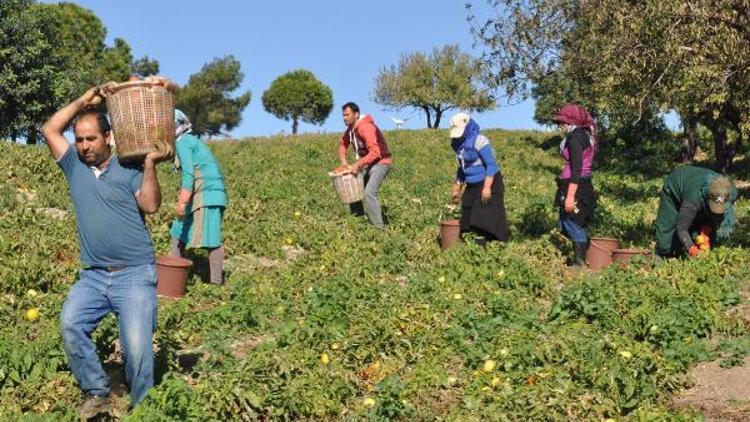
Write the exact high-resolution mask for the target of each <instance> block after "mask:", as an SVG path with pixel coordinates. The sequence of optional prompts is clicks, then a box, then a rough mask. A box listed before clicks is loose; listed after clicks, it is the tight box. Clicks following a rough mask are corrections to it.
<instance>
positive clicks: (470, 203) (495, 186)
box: [461, 173, 509, 242]
mask: <svg viewBox="0 0 750 422" xmlns="http://www.w3.org/2000/svg"><path fill="white" fill-rule="evenodd" d="M483 187H484V181H481V182H479V183H472V184H467V185H466V189H465V190H464V194H463V197H462V198H461V233H466V232H473V233H476V234H478V235H481V236H484V237H485V238H486V239H487V240H490V241H492V240H500V241H503V242H506V241H507V240H508V238H509V235H508V222H507V220H506V217H505V203H504V201H503V195H504V193H505V185H504V184H503V176H502V175H501V174H500V173H496V174H495V180H493V181H492V188H491V192H492V194H491V196H490V201H489V202H488V203H487V204H482V188H483Z"/></svg>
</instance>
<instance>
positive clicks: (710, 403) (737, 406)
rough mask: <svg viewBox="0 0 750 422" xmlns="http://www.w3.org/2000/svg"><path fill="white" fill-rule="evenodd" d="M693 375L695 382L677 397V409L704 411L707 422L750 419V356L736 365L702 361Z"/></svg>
mask: <svg viewBox="0 0 750 422" xmlns="http://www.w3.org/2000/svg"><path fill="white" fill-rule="evenodd" d="M690 376H691V377H692V379H694V380H695V385H694V386H693V387H692V388H690V389H688V390H686V391H685V392H683V394H681V395H680V396H679V397H677V398H675V399H674V401H673V405H674V406H675V407H676V408H678V409H695V410H698V411H701V412H703V414H704V416H705V418H706V420H707V421H747V420H750V357H748V358H745V361H744V364H743V365H742V366H736V367H733V368H722V367H720V366H719V362H710V363H702V364H699V365H698V366H696V367H695V368H693V369H692V370H691V371H690Z"/></svg>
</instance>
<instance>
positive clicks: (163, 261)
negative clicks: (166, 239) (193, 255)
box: [156, 256, 193, 298]
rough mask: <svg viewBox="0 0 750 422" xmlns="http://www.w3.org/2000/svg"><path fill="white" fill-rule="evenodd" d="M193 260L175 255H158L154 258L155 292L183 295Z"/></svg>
mask: <svg viewBox="0 0 750 422" xmlns="http://www.w3.org/2000/svg"><path fill="white" fill-rule="evenodd" d="M192 266H193V261H191V260H189V259H185V258H180V257H177V256H160V257H157V258H156V279H157V283H156V294H157V295H159V296H166V297H172V298H180V297H183V296H185V284H186V283H187V278H188V275H189V274H190V268H191V267H192Z"/></svg>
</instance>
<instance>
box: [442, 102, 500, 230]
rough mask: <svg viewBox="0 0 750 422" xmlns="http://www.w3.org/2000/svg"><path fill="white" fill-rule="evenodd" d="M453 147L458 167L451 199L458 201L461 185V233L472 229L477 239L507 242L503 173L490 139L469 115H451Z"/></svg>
mask: <svg viewBox="0 0 750 422" xmlns="http://www.w3.org/2000/svg"><path fill="white" fill-rule="evenodd" d="M450 137H451V139H452V142H451V146H452V147H453V151H454V152H455V153H456V160H457V161H458V168H457V170H456V180H455V183H454V185H453V193H452V195H451V199H452V201H453V202H457V201H458V198H459V196H460V195H461V187H462V186H464V185H465V189H464V194H463V196H462V198H461V233H462V234H463V233H467V232H472V233H474V234H476V235H477V236H478V242H479V243H480V244H484V243H485V242H486V241H494V240H500V241H503V242H504V241H507V240H508V223H507V221H506V218H505V204H504V202H503V194H504V192H505V186H504V185H503V176H502V174H501V173H500V166H499V165H498V163H497V161H496V160H495V151H494V150H493V149H492V145H490V141H489V139H487V138H486V137H485V136H484V135H481V134H480V133H479V125H478V124H477V122H475V121H474V120H473V119H472V118H471V117H470V116H469V115H468V114H466V113H458V114H456V115H454V116H453V117H452V118H451V131H450Z"/></svg>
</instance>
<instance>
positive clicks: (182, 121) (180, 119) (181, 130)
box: [174, 109, 193, 170]
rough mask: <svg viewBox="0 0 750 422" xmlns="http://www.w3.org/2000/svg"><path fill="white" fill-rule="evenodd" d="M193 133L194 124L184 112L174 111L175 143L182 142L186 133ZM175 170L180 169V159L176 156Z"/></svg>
mask: <svg viewBox="0 0 750 422" xmlns="http://www.w3.org/2000/svg"><path fill="white" fill-rule="evenodd" d="M192 131H193V124H192V123H190V119H188V117H187V115H185V113H183V112H182V110H180V109H175V110H174V134H175V141H176V142H178V141H179V140H180V137H181V136H182V135H184V134H186V133H190V132H192ZM174 168H175V170H179V169H180V157H179V156H178V155H177V154H175V155H174Z"/></svg>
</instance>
